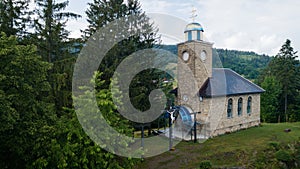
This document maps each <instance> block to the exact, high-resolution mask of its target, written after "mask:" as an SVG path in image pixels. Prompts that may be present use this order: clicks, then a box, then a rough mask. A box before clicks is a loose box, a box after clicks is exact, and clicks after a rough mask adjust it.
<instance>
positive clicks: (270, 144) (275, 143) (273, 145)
mask: <svg viewBox="0 0 300 169" xmlns="http://www.w3.org/2000/svg"><path fill="white" fill-rule="evenodd" d="M269 146H271V147H273V148H275V150H279V143H278V142H275V141H272V142H269Z"/></svg>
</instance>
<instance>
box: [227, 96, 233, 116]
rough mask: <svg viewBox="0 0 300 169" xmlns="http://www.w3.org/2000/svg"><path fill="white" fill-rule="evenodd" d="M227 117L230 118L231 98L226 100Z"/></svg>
mask: <svg viewBox="0 0 300 169" xmlns="http://www.w3.org/2000/svg"><path fill="white" fill-rule="evenodd" d="M227 118H232V99H229V100H228V105H227Z"/></svg>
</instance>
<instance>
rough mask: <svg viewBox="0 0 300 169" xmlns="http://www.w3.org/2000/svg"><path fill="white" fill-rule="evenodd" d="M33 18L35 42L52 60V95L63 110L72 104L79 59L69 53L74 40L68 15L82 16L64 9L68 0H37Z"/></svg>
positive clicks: (49, 60)
mask: <svg viewBox="0 0 300 169" xmlns="http://www.w3.org/2000/svg"><path fill="white" fill-rule="evenodd" d="M35 4H36V9H35V10H34V12H35V14H36V15H37V16H38V17H37V19H35V20H34V28H35V31H36V32H35V33H34V34H33V35H32V37H33V38H32V39H33V41H34V44H35V45H36V46H37V47H38V52H39V54H40V55H41V56H42V57H43V58H44V60H46V61H48V62H49V63H53V69H52V70H51V71H50V72H49V73H50V77H49V81H50V84H51V86H52V94H51V96H52V98H53V100H54V103H55V106H56V111H57V112H58V114H61V112H62V109H63V107H71V106H72V102H71V80H72V74H73V65H74V63H75V61H76V59H75V57H74V55H71V54H70V51H69V47H72V45H73V44H74V43H75V42H72V41H71V40H70V39H69V37H68V36H69V31H68V30H66V28H65V27H66V24H67V22H68V20H69V19H77V18H78V17H80V16H79V15H77V14H74V13H72V12H66V11H64V10H65V8H66V7H67V6H68V4H69V1H60V2H56V1H55V0H36V1H35Z"/></svg>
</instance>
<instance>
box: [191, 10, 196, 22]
mask: <svg viewBox="0 0 300 169" xmlns="http://www.w3.org/2000/svg"><path fill="white" fill-rule="evenodd" d="M196 12H197V9H196V8H195V7H194V6H193V10H192V16H191V18H192V19H193V22H195V19H196V17H197V16H198V15H197V14H196Z"/></svg>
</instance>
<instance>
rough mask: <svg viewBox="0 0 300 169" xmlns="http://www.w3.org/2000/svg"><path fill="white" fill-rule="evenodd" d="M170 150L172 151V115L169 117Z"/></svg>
mask: <svg viewBox="0 0 300 169" xmlns="http://www.w3.org/2000/svg"><path fill="white" fill-rule="evenodd" d="M169 138H170V139H169V150H172V147H173V145H172V119H171V114H170V116H169Z"/></svg>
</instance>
